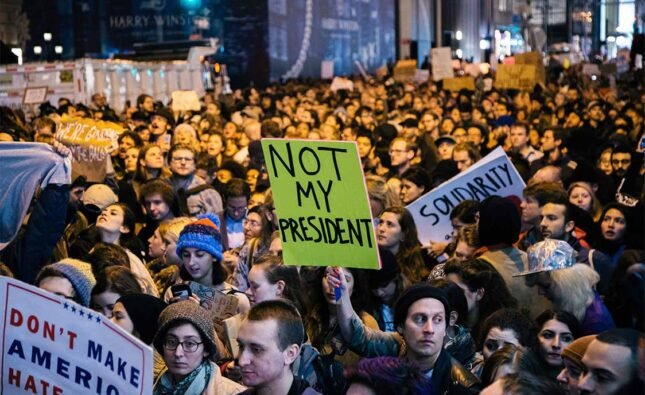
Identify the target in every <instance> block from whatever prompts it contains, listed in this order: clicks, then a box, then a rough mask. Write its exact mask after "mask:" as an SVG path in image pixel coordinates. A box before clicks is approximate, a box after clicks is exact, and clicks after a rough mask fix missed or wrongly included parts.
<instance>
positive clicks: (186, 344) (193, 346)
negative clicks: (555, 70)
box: [163, 337, 204, 352]
mask: <svg viewBox="0 0 645 395" xmlns="http://www.w3.org/2000/svg"><path fill="white" fill-rule="evenodd" d="M200 344H204V342H196V341H194V340H184V341H183V342H180V341H178V340H177V339H175V338H172V337H169V338H166V339H164V341H163V348H165V349H166V350H168V351H175V350H176V349H177V347H179V346H181V348H183V349H184V351H185V352H195V351H197V347H199V345H200Z"/></svg>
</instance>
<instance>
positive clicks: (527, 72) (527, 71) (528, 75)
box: [495, 64, 537, 92]
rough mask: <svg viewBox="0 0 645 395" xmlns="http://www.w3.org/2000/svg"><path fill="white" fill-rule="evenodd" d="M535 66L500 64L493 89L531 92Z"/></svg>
mask: <svg viewBox="0 0 645 395" xmlns="http://www.w3.org/2000/svg"><path fill="white" fill-rule="evenodd" d="M536 82H537V81H536V78H535V66H533V65H527V64H513V65H508V64H502V65H499V67H497V75H496V77H495V88H497V89H518V90H525V91H530V92H531V91H533V88H534V87H535V84H536Z"/></svg>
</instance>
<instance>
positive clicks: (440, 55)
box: [430, 47, 455, 81]
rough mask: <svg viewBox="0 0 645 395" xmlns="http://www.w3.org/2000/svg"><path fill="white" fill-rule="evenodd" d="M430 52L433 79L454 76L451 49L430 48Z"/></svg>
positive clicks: (438, 79)
mask: <svg viewBox="0 0 645 395" xmlns="http://www.w3.org/2000/svg"><path fill="white" fill-rule="evenodd" d="M430 54H431V56H430V59H431V64H432V79H433V80H434V81H440V80H442V79H444V78H452V77H454V76H455V73H454V71H453V70H452V50H451V49H450V47H441V48H432V50H431V52H430Z"/></svg>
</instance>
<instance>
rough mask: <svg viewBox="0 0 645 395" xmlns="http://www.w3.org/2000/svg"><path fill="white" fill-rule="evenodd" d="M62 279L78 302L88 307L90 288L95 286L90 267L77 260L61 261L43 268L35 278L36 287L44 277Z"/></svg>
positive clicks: (90, 295)
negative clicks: (70, 287)
mask: <svg viewBox="0 0 645 395" xmlns="http://www.w3.org/2000/svg"><path fill="white" fill-rule="evenodd" d="M55 276H58V277H64V278H66V279H67V280H68V281H69V282H70V283H72V287H74V291H75V292H76V295H77V298H78V301H79V302H80V304H82V305H83V306H85V307H89V306H90V298H91V297H92V288H94V285H96V279H95V278H94V274H92V266H91V265H90V264H89V263H87V262H83V261H79V260H78V259H70V258H68V259H63V260H62V261H59V262H56V263H52V264H51V265H47V266H45V267H43V268H42V269H41V270H40V272H39V273H38V275H37V276H36V282H35V283H36V285H38V284H39V283H40V281H41V280H42V279H43V278H46V277H55Z"/></svg>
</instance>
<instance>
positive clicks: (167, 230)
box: [158, 217, 195, 243]
mask: <svg viewBox="0 0 645 395" xmlns="http://www.w3.org/2000/svg"><path fill="white" fill-rule="evenodd" d="M194 221H195V219H194V218H190V217H177V218H173V219H169V220H166V221H161V223H160V224H159V228H158V230H159V235H161V238H162V239H163V241H164V242H166V243H171V242H172V243H177V240H179V233H181V231H182V230H183V229H184V226H186V225H188V224H190V223H191V222H194Z"/></svg>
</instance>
